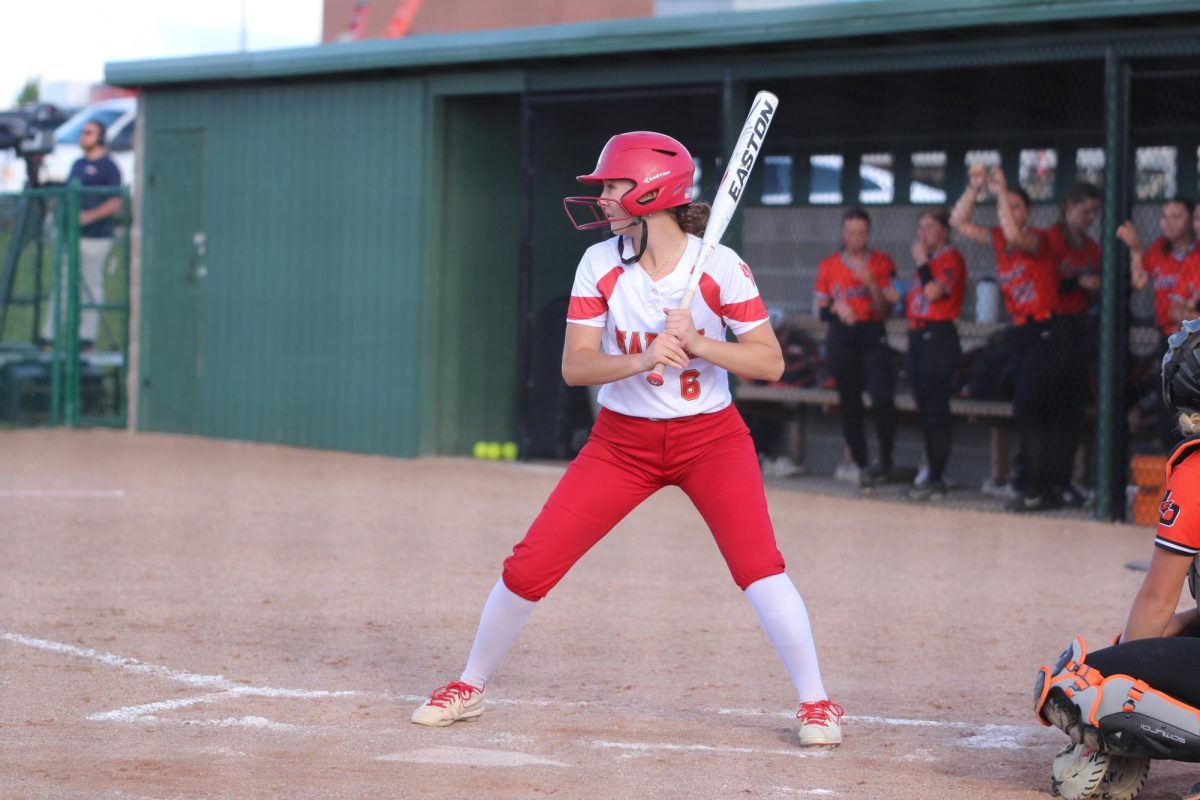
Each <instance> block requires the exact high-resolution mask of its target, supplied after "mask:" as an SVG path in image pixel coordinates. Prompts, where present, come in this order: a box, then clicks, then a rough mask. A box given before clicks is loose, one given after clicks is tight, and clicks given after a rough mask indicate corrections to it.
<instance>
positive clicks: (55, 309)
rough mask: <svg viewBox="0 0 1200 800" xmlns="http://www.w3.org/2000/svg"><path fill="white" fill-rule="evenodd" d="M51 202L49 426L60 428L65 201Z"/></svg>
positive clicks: (62, 197) (63, 197)
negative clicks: (52, 335) (52, 247)
mask: <svg viewBox="0 0 1200 800" xmlns="http://www.w3.org/2000/svg"><path fill="white" fill-rule="evenodd" d="M56 194H57V197H56V199H55V201H54V262H53V274H54V278H53V279H52V280H51V281H50V297H51V298H52V299H53V302H52V303H51V307H50V309H49V311H47V313H48V314H49V315H50V318H51V319H52V320H53V321H54V323H53V324H54V342H53V351H52V352H51V353H50V424H51V425H61V424H62V385H63V374H62V351H63V347H62V342H63V338H62V337H63V329H64V328H65V327H66V321H65V320H64V319H63V297H64V295H63V291H65V289H66V287H65V286H64V285H63V284H64V283H65V282H66V270H64V269H63V265H64V264H66V258H67V237H68V236H69V233H68V226H67V198H66V195H65V194H64V193H62V192H57V191H56Z"/></svg>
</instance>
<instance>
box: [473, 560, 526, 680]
mask: <svg viewBox="0 0 1200 800" xmlns="http://www.w3.org/2000/svg"><path fill="white" fill-rule="evenodd" d="M536 605H537V603H535V602H534V601H532V600H526V599H525V598H524V597H518V596H517V595H515V594H513V593H512V592H511V591H509V589H508V587H507V586H505V585H504V579H503V578H502V579H500V580H498V581H496V585H495V586H494V587H492V593H491V594H489V595H488V599H487V603H485V604H484V606H483V614H481V615H480V617H479V630H477V631H476V632H475V644H473V645H471V655H469V656H467V668H466V669H465V670H463V674H462V676H461V677H460V678H459V680H460V681H462V682H463V683H469V684H471V685H472V686H478V687H479V688H481V689H482V688H483V687H484V686H486V685H487V682H488V681H489V680H491V678H492V674H493V673H494V672H495V671H496V669H497V668H498V667H499V666H500V662H501V661H502V660H504V656H505V654H506V653H508V651H509V648H511V647H512V646H513V643H514V642H516V641H517V636H519V635H520V633H521V629H522V628H524V627H525V623H526V622H528V621H529V615H530V614H532V613H533V607H534V606H536Z"/></svg>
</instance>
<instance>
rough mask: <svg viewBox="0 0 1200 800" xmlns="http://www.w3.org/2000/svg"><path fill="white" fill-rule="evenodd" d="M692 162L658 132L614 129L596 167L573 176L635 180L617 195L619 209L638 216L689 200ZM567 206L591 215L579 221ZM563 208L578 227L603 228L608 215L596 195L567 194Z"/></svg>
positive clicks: (598, 180) (684, 150)
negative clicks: (628, 187)
mask: <svg viewBox="0 0 1200 800" xmlns="http://www.w3.org/2000/svg"><path fill="white" fill-rule="evenodd" d="M695 171H696V165H695V164H694V163H693V162H692V156H691V154H690V153H688V151H687V148H686V147H684V146H683V145H682V144H681V143H680V142H679V141H678V140H676V139H673V138H671V137H670V136H667V135H666V134H664V133H654V132H652V131H634V132H632V133H619V134H617V135H616V136H614V137H612V138H611V139H609V140H608V144H606V145H604V149H603V150H602V151H600V158H599V160H598V161H597V162H596V168H595V169H594V170H592V171H591V172H590V173H588V174H587V175H580V176H578V177H577V178H576V180H578V181H579V182H580V183H585V184H591V185H597V184H601V183H603V182H604V181H610V180H622V179H623V180H630V181H633V182H634V183H635V184H636V185H635V186H634V187H633V188H632V189H630V190H629V191H628V192H626V193H625V194H624V195H623V196H622V197H621V198H620V201H619V203H620V206H621V209H623V210H624V211H625V213H626V214H628V215H629V216H630V217H644V216H646V215H647V214H652V213H654V212H655V211H662V210H664V209H668V208H674V207H675V206H685V205H687V204H688V203H690V202H692V182H693V178H694V175H695ZM572 207H577V208H586V209H588V211H590V214H591V218H590V219H585V220H584V221H583V222H580V221H579V220H577V219H576V218H575V215H574V214H573V213H572ZM563 208H565V209H566V212H567V216H568V217H570V219H571V224H573V225H574V226H575V227H576V228H578V229H579V230H581V231H586V230H593V229H595V228H603V227H607V226H608V225H610V224H611V223H612V222H613V221H614V220H613V218H610V217H611V209H610V213H609V214H605V213H604V208H603V207H602V206H601V204H600V200H599V198H596V197H567V198H565V199H564V200H563Z"/></svg>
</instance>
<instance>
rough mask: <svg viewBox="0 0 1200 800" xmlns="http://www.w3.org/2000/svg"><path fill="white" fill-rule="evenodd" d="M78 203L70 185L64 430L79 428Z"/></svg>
mask: <svg viewBox="0 0 1200 800" xmlns="http://www.w3.org/2000/svg"><path fill="white" fill-rule="evenodd" d="M79 199H80V188H79V183H78V182H77V181H72V182H71V185H70V187H69V188H68V190H67V231H68V234H67V285H66V287H65V290H66V298H67V325H66V330H65V331H64V332H63V341H65V342H66V351H65V354H64V355H65V359H66V377H67V380H66V384H67V385H66V392H65V395H64V397H63V411H64V420H63V421H64V422H65V423H66V425H67V427H68V428H76V427H78V426H79V206H80V203H79Z"/></svg>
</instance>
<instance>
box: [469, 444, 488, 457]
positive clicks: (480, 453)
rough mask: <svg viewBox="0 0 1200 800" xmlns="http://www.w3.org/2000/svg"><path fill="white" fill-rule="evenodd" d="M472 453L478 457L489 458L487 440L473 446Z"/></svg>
mask: <svg viewBox="0 0 1200 800" xmlns="http://www.w3.org/2000/svg"><path fill="white" fill-rule="evenodd" d="M471 454H472V455H474V456H475V457H476V458H487V442H476V443H475V446H474V447H472V448H471Z"/></svg>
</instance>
